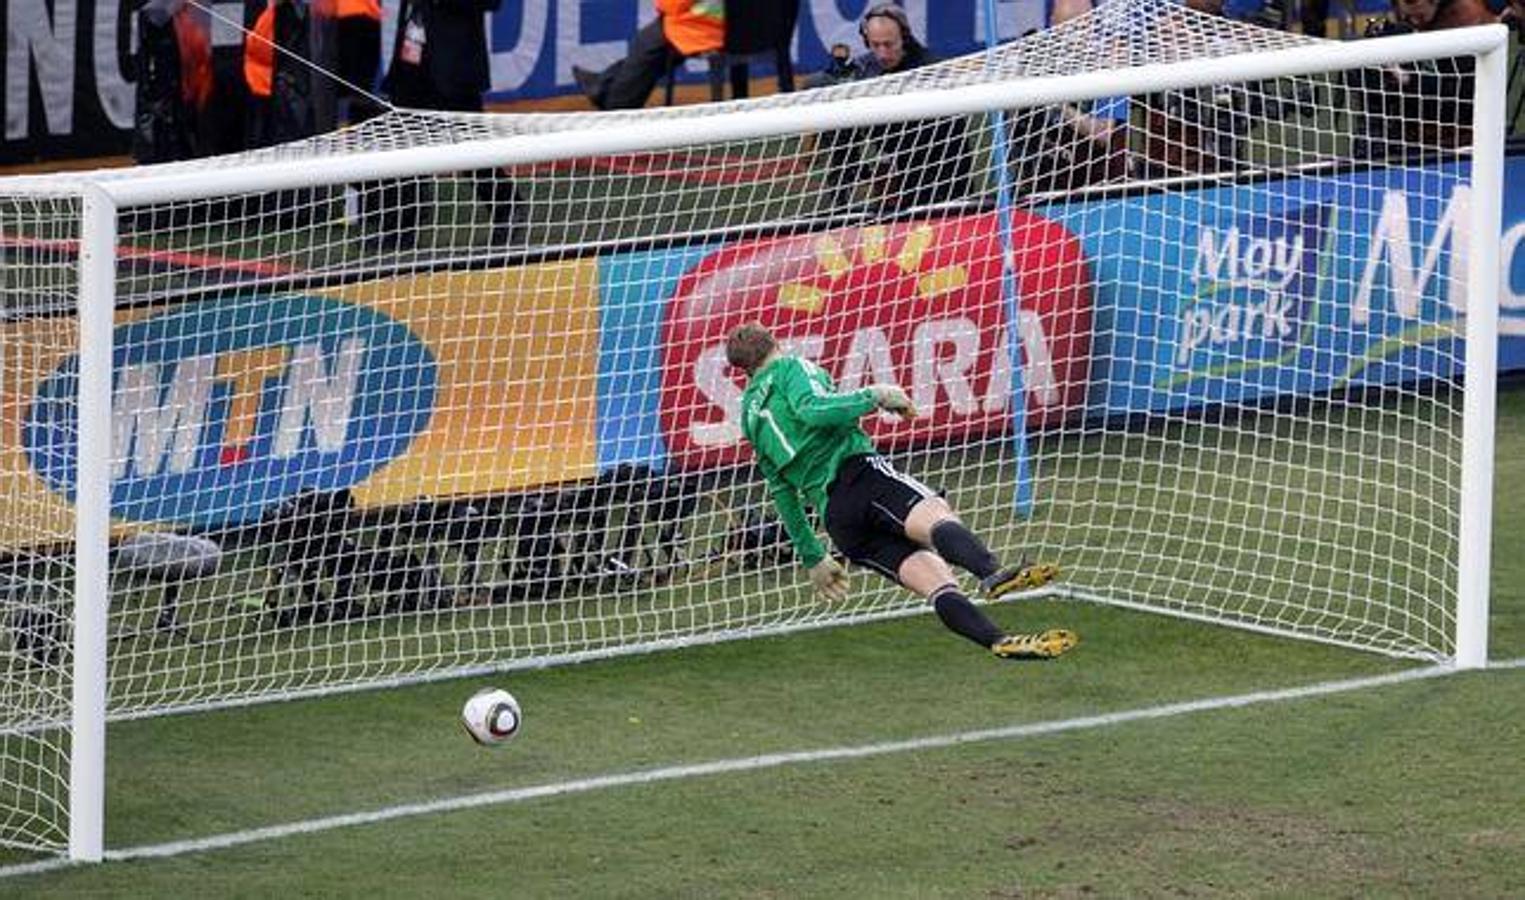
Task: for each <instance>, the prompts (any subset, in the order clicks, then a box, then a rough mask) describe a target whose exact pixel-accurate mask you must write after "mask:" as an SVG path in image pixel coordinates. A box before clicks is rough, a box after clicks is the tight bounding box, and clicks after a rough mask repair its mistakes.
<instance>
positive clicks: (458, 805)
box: [0, 659, 1525, 878]
mask: <svg viewBox="0 0 1525 900" xmlns="http://www.w3.org/2000/svg"><path fill="white" fill-rule="evenodd" d="M1522 667H1525V659H1517V660H1506V661H1501V662H1495V663H1491V664H1490V666H1489V668H1505V669H1510V668H1522ZM1455 672H1456V670H1455V669H1454V668H1452V667H1451V666H1448V665H1441V666H1427V667H1424V668H1419V669H1406V670H1404V671H1402V672H1392V673H1388V674H1384V675H1375V676H1370V677H1365V678H1352V679H1346V680H1342V681H1326V682H1321V683H1319V684H1312V685H1306V686H1303V687H1294V688H1282V689H1277V690H1268V691H1255V692H1252V693H1248V694H1233V695H1228V696H1222V697H1207V698H1204V699H1201V700H1187V701H1182V702H1179V703H1166V704H1162V705H1160V706H1149V707H1143V708H1141V709H1132V710H1123V711H1121V712H1112V713H1102V714H1099V715H1094V716H1081V717H1079V718H1073V719H1059V720H1055V721H1050V722H1032V723H1028V724H1023V725H1009V726H1006V727H1002V728H986V729H980V730H977V731H961V732H955V733H952V734H941V735H931V736H927V737H920V738H910V739H907V740H900V741H884V742H881V743H875V744H860V745H857V746H848V747H824V748H818V749H815V750H798V751H791V752H785V753H766V754H762V755H759V756H747V757H739V758H733V759H718V760H713V761H711V762H703V763H689V764H684V765H673V766H662V767H659V768H655V769H638V770H635V771H631V772H616V773H614V774H610V775H600V776H596V777H593V778H578V779H573V780H571V781H560V782H554V783H551V784H542V785H534V786H531V787H522V788H512V789H507V790H501V791H490V792H486V793H481V794H471V795H467V796H461V797H445V798H441V799H439V800H431V801H427V802H423V803H405V804H401V805H398V806H390V807H386V808H384V809H376V810H369V811H366V812H356V813H346V814H344V815H338V816H324V817H322V818H317V819H308V820H305V821H300V822H287V823H284V824H280V825H270V826H266V827H264V828H252V829H249V830H246V831H234V832H228V833H226V834H218V835H212V836H210V837H204V838H195V839H192V840H184V841H171V842H168V843H163V844H145V845H142V846H138V847H124V848H122V849H119V850H107V851H106V853H105V858H106V859H107V860H108V861H125V860H134V859H163V858H166V857H173V856H181V855H184V854H189V853H202V852H206V851H209V850H222V849H227V848H230V847H239V846H242V845H245V844H254V843H259V842H262V841H272V840H279V839H281V838H288V837H296V836H299V835H307V834H316V833H318V832H324V831H332V830H334V829H338V828H349V827H352V826H356V825H372V824H376V823H379V822H389V821H392V820H394V819H404V818H412V817H415V816H428V815H435V814H439V813H449V812H456V811H459V810H467V809H476V808H479V807H483V806H500V805H506V804H510V803H521V802H524V801H526V800H536V799H540V798H542V797H559V796H566V795H571V794H585V793H589V792H592V791H600V790H605V789H608V788H617V787H626V786H629V785H641V784H654V783H657V782H663V781H677V780H680V779H686V778H703V777H706V776H710V775H723V774H728V773H735V772H751V771H757V770H761V769H773V768H779V767H782V766H790V765H800V764H805V763H817V762H829V761H833V760H844V759H865V758H868V757H875V756H887V755H890V754H895V753H910V752H916V751H922V750H937V749H942V748H947V747H957V746H961V745H965V744H975V743H981V742H987V741H999V740H1013V739H1018V738H1027V737H1037V736H1041V735H1050V734H1061V733H1064V732H1069V731H1083V730H1086V729H1091V728H1105V727H1110V726H1114V725H1123V724H1127V723H1130V722H1142V721H1149V720H1153V719H1166V718H1171V717H1173V716H1183V715H1191V714H1193V713H1200V712H1211V711H1214V710H1220V709H1236V708H1240V707H1245V706H1255V705H1258V704H1263V703H1281V702H1286V701H1292V700H1302V699H1307V698H1310V697H1323V696H1328V695H1330V694H1341V693H1346V692H1349V691H1359V690H1366V689H1368V688H1377V687H1384V686H1387V685H1393V684H1401V683H1404V682H1410V681H1420V680H1423V679H1428V678H1437V677H1441V676H1445V675H1450V674H1453V673H1455ZM72 865H74V862H73V861H72V860H69V859H62V858H60V859H47V860H39V861H37V862H31V863H23V864H19V865H14V866H5V867H0V878H6V877H11V876H16V875H29V874H34V873H39V872H47V871H51V870H54V869H61V868H66V867H70V866H72Z"/></svg>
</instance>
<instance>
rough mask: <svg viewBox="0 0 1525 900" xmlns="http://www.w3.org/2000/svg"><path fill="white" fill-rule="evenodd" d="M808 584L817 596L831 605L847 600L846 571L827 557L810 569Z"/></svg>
mask: <svg viewBox="0 0 1525 900" xmlns="http://www.w3.org/2000/svg"><path fill="white" fill-rule="evenodd" d="M810 583H811V584H812V585H814V586H815V592H816V593H817V594H820V595H821V596H822V597H824V598H826V599H827V600H829V601H831V602H833V603H840V602H842V601H843V600H846V599H847V570H846V569H844V568H842V565H841V564H840V563H838V562H837V561H836V560H834V559H832V558H831V557H829V556H828V557H826V558H825V559H823V560H821V561H820V562H818V563H816V564H815V565H813V566H811V567H810Z"/></svg>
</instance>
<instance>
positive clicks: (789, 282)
mask: <svg viewBox="0 0 1525 900" xmlns="http://www.w3.org/2000/svg"><path fill="white" fill-rule="evenodd" d="M1013 216H1014V220H1013V238H1012V246H1013V255H1014V263H1015V271H1016V290H1017V294H1018V304H1019V310H1020V313H1019V317H1018V328H1017V333H1018V340H1019V342H1020V344H1021V359H1022V372H1023V384H1024V386H1025V387H1026V389H1027V398H1028V404H1027V406H1028V413H1029V416H1030V418H1029V424H1031V425H1034V426H1041V425H1043V424H1045V423H1051V422H1057V421H1059V420H1060V419H1062V418H1063V417H1064V416H1065V415H1066V414H1067V412H1068V411H1070V410H1073V409H1078V408H1079V406H1080V404H1082V403H1083V402H1084V399H1085V397H1084V393H1085V386H1086V377H1087V373H1088V368H1089V352H1090V335H1091V288H1090V281H1089V276H1088V272H1087V267H1086V264H1085V260H1084V256H1083V254H1082V252H1081V246H1080V243H1079V241H1077V240H1076V238H1075V237H1074V236H1073V235H1072V234H1070V233H1069V232H1068V231H1066V230H1065V229H1064V228H1063V227H1062V226H1060V225H1057V224H1055V223H1053V222H1049V221H1046V220H1044V219H1041V218H1039V217H1037V216H1034V215H1031V214H1026V213H1014V214H1013ZM1000 248H1001V243H1000V236H999V234H998V231H997V222H996V216H995V214H994V213H989V214H981V215H974V216H960V217H955V218H948V219H941V220H936V221H923V222H906V223H899V224H894V225H875V226H864V227H858V228H847V229H841V230H837V231H831V232H824V233H817V234H805V235H793V236H788V237H778V238H766V239H760V240H755V241H748V242H743V243H740V244H735V245H731V246H728V247H726V248H724V249H722V250H719V251H717V252H715V253H713V254H711V255H710V256H708V257H706V258H705V259H704V260H703V261H701V262H700V263H699V264H698V265H697V266H695V267H694V268H693V269H691V270H690V271H689V272H687V273H686V274H685V275H684V277H683V278H682V280H681V281H680V282H679V284H678V287H677V291H676V293H675V295H674V296H673V298H672V300H671V302H670V303H669V304H668V306H667V309H666V315H665V318H664V321H663V325H662V347H663V352H662V396H661V425H662V431H663V437H664V439H665V440H666V442H667V446H668V449H669V451H670V452H671V454H672V458H673V460H674V461H675V462H677V463H678V464H679V465H682V466H686V467H694V466H712V465H723V464H731V463H736V462H740V461H742V460H744V459H745V458H746V454H745V453H744V451H742V449H741V448H740V445H739V442H740V439H741V433H740V428H739V426H738V425H737V409H738V405H739V402H740V398H741V390H742V386H743V385H744V380H743V377H742V374H741V373H740V372H738V371H735V370H732V369H731V368H730V367H729V366H728V365H727V364H726V362H725V351H724V344H725V336H726V334H727V333H728V332H729V331H730V330H731V329H733V328H735V327H736V326H737V325H740V324H742V323H744V322H749V321H757V322H761V323H763V324H764V325H766V326H768V327H769V328H770V329H772V330H773V332H774V333H775V334H777V335H778V336H779V337H780V339H781V340H782V342H783V343H784V345H785V346H786V347H787V349H788V350H789V351H790V352H793V353H797V354H799V355H801V356H805V357H808V358H810V359H813V360H815V361H816V362H818V363H820V364H821V365H823V366H824V367H825V368H826V370H827V371H828V372H830V373H831V375H832V377H833V378H834V379H835V380H836V382H837V384H838V386H839V387H841V388H843V389H851V388H856V387H861V386H863V385H865V384H871V383H874V382H895V383H898V384H900V385H901V386H902V387H904V388H905V389H906V390H907V391H908V392H909V393H910V394H911V396H912V397H913V399H914V400H915V401H916V405H917V408H918V409H919V410H920V411H921V417H920V418H918V419H916V420H915V421H914V422H910V423H903V422H899V421H898V420H892V419H890V418H889V417H888V416H882V415H876V416H870V417H868V418H866V419H865V420H864V424H865V427H866V428H867V429H868V431H869V433H870V435H871V436H873V437H874V438H875V440H876V441H877V442H878V443H879V446H881V447H887V448H888V447H896V446H904V445H906V444H908V443H913V442H921V441H941V440H946V439H950V438H958V437H969V436H974V435H978V434H993V433H1001V432H1004V431H1006V430H1008V429H1009V427H1010V422H1011V415H1010V409H1009V406H1010V396H1011V385H1012V372H1011V366H1010V362H1009V360H1010V358H1011V357H1010V354H1009V352H1008V347H1007V331H1008V330H1007V328H1006V305H1005V303H1004V302H1003V299H1002V296H1001V249H1000Z"/></svg>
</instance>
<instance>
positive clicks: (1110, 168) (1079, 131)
mask: <svg viewBox="0 0 1525 900" xmlns="http://www.w3.org/2000/svg"><path fill="white" fill-rule="evenodd" d="M1091 11H1092V5H1091V0H1054V6H1053V11H1052V12H1051V13H1050V16H1049V18H1050V24H1049V27H1050V28H1061V27H1063V26H1065V25H1066V24H1067V23H1069V22H1074V21H1076V20H1079V19H1081V17H1083V16H1085V15H1087V14H1089V13H1090V12H1091ZM1071 27H1072V28H1077V29H1078V28H1081V27H1082V26H1078V25H1077V26H1071ZM1082 34H1083V35H1084V40H1085V42H1086V43H1087V44H1088V45H1090V46H1093V47H1095V48H1096V49H1097V50H1098V51H1100V52H1105V47H1106V39H1105V38H1104V37H1102V36H1101V35H1098V34H1096V33H1094V30H1091V31H1085V32H1082ZM1131 106H1132V104H1131V98H1129V97H1127V96H1116V97H1100V98H1097V99H1095V100H1084V101H1079V102H1075V103H1061V104H1057V105H1054V106H1039V107H1034V108H1032V109H1028V110H1021V111H1018V112H1017V113H1016V114H1014V115H1013V116H1012V119H1011V124H1010V126H1009V128H1010V132H1011V145H1010V146H1011V158H1012V169H1013V188H1014V190H1015V192H1016V194H1017V195H1018V196H1025V195H1027V194H1033V193H1049V192H1054V191H1068V190H1074V189H1076V188H1082V187H1085V186H1087V185H1094V184H1105V183H1108V182H1115V181H1120V180H1123V179H1125V178H1127V177H1128V174H1129V172H1130V170H1131V169H1132V165H1133V160H1132V157H1130V156H1129V153H1128V119H1129V115H1130V110H1131Z"/></svg>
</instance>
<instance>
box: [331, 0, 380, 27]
mask: <svg viewBox="0 0 1525 900" xmlns="http://www.w3.org/2000/svg"><path fill="white" fill-rule="evenodd" d="M334 12H335V16H334V18H336V19H348V18H351V17H353V16H364V17H366V18H367V19H375V20H376V21H377V22H380V21H381V0H338V2H337V3H335V4H334Z"/></svg>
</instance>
